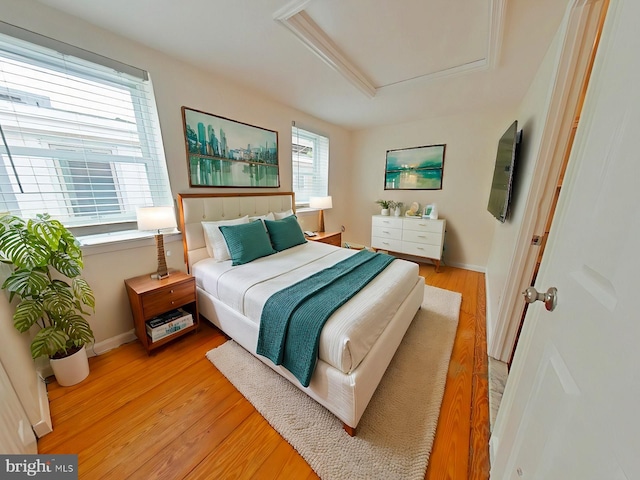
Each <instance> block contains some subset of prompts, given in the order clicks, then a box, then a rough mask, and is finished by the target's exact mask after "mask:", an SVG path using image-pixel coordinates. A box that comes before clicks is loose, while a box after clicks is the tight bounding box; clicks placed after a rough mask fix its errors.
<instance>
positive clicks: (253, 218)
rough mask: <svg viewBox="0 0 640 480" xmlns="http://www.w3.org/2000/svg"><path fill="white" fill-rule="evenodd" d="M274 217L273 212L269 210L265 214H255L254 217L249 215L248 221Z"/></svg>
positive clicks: (273, 218) (272, 218)
mask: <svg viewBox="0 0 640 480" xmlns="http://www.w3.org/2000/svg"><path fill="white" fill-rule="evenodd" d="M275 219H276V217H274V215H273V212H269V213H267V214H266V215H256V216H255V217H249V221H250V222H253V221H255V220H262V221H263V222H264V221H265V220H275Z"/></svg>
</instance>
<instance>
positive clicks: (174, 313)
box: [146, 308, 193, 342]
mask: <svg viewBox="0 0 640 480" xmlns="http://www.w3.org/2000/svg"><path fill="white" fill-rule="evenodd" d="M146 325H147V335H148V336H149V338H151V341H152V342H157V341H158V340H160V339H161V338H164V337H167V336H169V335H171V334H173V333H176V332H179V331H180V330H182V329H183V328H187V327H190V326H191V325H193V315H191V314H190V313H189V312H187V311H185V310H183V309H182V308H178V309H176V310H171V311H170V312H167V313H163V314H162V315H158V316H157V317H154V318H152V319H151V320H147V321H146Z"/></svg>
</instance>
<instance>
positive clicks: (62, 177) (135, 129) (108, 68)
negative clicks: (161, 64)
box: [0, 22, 173, 233]
mask: <svg viewBox="0 0 640 480" xmlns="http://www.w3.org/2000/svg"><path fill="white" fill-rule="evenodd" d="M0 32H9V33H10V34H11V35H6V34H5V33H0V211H9V212H11V213H13V214H16V215H20V216H22V217H26V218H30V217H33V216H35V214H36V213H42V212H48V213H49V214H50V215H51V216H52V217H54V218H56V219H58V220H60V221H61V222H62V223H64V224H65V225H66V226H68V227H89V226H93V225H103V226H106V227H107V228H106V230H107V231H109V230H119V229H123V228H131V227H130V226H129V225H127V222H135V219H136V209H137V207H139V206H154V205H170V204H172V203H173V200H172V196H171V190H170V187H169V178H168V174H167V165H166V161H165V158H164V152H163V147H162V140H161V136H160V128H159V122H158V119H157V111H156V106H155V101H154V98H153V92H152V89H151V85H150V82H149V79H148V75H147V72H145V71H143V70H139V69H136V68H134V67H131V66H128V65H124V64H120V63H119V62H116V61H114V60H111V59H108V58H104V57H100V56H98V55H95V54H92V53H90V52H87V51H84V50H80V49H77V48H75V47H73V46H71V45H67V44H64V43H60V42H57V41H55V40H52V39H49V38H46V37H41V36H39V35H37V34H34V33H32V32H27V31H24V30H21V29H18V28H16V27H12V26H10V25H8V24H3V23H1V22H0ZM78 233H82V229H81V230H79V231H78Z"/></svg>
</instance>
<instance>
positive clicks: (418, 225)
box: [403, 218, 444, 233]
mask: <svg viewBox="0 0 640 480" xmlns="http://www.w3.org/2000/svg"><path fill="white" fill-rule="evenodd" d="M403 227H404V229H405V230H415V231H418V232H432V233H442V232H444V220H429V219H426V218H425V219H415V218H405V219H404V225H403Z"/></svg>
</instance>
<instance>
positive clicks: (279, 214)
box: [273, 209, 293, 220]
mask: <svg viewBox="0 0 640 480" xmlns="http://www.w3.org/2000/svg"><path fill="white" fill-rule="evenodd" d="M273 215H274V216H275V217H276V220H282V219H283V218H286V217H290V216H291V215H293V210H291V209H289V210H287V211H286V212H274V214H273Z"/></svg>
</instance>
